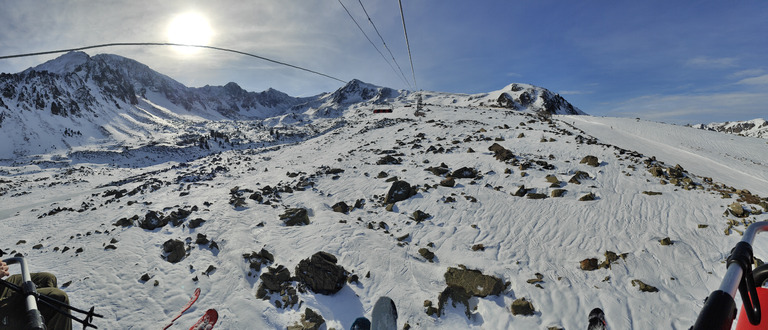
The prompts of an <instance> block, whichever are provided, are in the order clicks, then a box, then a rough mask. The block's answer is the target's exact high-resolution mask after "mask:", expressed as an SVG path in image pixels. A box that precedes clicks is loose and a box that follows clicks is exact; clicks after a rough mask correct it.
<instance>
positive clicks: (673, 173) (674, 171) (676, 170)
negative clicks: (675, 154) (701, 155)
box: [667, 164, 685, 179]
mask: <svg viewBox="0 0 768 330" xmlns="http://www.w3.org/2000/svg"><path fill="white" fill-rule="evenodd" d="M683 172H685V170H684V169H683V167H682V166H680V164H677V165H675V167H670V168H667V174H669V176H670V177H672V178H677V179H682V178H683Z"/></svg>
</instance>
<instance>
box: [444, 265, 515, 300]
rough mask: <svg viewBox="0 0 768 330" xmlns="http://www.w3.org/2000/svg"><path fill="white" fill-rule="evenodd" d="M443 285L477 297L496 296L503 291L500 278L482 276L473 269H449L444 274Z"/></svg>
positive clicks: (502, 283)
mask: <svg viewBox="0 0 768 330" xmlns="http://www.w3.org/2000/svg"><path fill="white" fill-rule="evenodd" d="M445 283H446V284H448V286H456V287H461V288H463V289H464V290H466V291H467V292H468V293H470V294H471V295H473V296H477V297H487V296H490V295H498V294H500V293H501V292H502V291H503V290H504V282H502V281H501V279H500V278H498V277H495V276H490V275H483V273H481V272H480V271H479V270H475V269H462V268H453V267H449V268H448V271H447V272H445Z"/></svg>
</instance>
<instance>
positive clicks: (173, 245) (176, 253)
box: [163, 239, 187, 264]
mask: <svg viewBox="0 0 768 330" xmlns="http://www.w3.org/2000/svg"><path fill="white" fill-rule="evenodd" d="M186 256H187V250H186V247H185V246H184V242H182V241H180V240H177V239H169V240H167V241H165V243H163V259H165V261H168V262H170V263H172V264H175V263H177V262H179V261H181V260H183V259H184V257H186Z"/></svg>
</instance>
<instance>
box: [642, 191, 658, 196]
mask: <svg viewBox="0 0 768 330" xmlns="http://www.w3.org/2000/svg"><path fill="white" fill-rule="evenodd" d="M643 194H646V195H648V196H658V195H661V193H660V192H658V191H643Z"/></svg>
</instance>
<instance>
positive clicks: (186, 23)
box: [168, 13, 213, 55]
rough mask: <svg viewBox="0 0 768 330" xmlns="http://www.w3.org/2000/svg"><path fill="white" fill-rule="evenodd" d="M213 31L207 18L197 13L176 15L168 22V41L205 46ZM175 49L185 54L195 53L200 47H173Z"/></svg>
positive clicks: (209, 40)
mask: <svg viewBox="0 0 768 330" xmlns="http://www.w3.org/2000/svg"><path fill="white" fill-rule="evenodd" d="M212 35H213V31H212V30H211V26H210V25H208V20H207V19H206V18H205V17H204V16H202V15H200V14H197V13H184V14H179V15H176V16H175V17H174V18H173V20H171V22H170V23H169V24H168V42H171V43H175V44H185V45H201V46H207V45H208V44H209V43H210V42H211V36H212ZM174 48H175V49H176V51H178V52H180V53H182V54H185V55H190V54H195V53H197V52H199V51H200V50H201V49H200V48H197V47H174Z"/></svg>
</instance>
